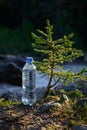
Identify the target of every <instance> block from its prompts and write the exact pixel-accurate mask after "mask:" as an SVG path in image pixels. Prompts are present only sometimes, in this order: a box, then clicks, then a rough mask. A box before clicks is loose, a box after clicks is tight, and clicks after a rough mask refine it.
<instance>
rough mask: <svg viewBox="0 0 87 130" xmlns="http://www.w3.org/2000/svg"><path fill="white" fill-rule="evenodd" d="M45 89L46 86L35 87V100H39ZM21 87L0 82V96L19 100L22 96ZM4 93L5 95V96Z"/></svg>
mask: <svg viewBox="0 0 87 130" xmlns="http://www.w3.org/2000/svg"><path fill="white" fill-rule="evenodd" d="M45 91H46V88H45V87H44V88H36V96H37V100H38V101H39V100H41V99H42V97H43V95H44V93H45ZM22 92H23V90H22V87H20V86H14V85H11V84H7V83H2V84H0V97H3V96H4V97H5V99H10V100H14V99H16V101H21V98H22ZM5 95H6V96H5Z"/></svg>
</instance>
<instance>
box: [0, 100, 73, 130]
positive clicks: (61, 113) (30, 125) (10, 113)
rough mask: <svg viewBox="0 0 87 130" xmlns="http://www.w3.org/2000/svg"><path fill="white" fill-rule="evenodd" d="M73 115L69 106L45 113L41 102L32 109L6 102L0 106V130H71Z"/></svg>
mask: <svg viewBox="0 0 87 130" xmlns="http://www.w3.org/2000/svg"><path fill="white" fill-rule="evenodd" d="M72 114H73V110H71V109H68V108H67V106H66V107H64V108H62V109H57V110H53V111H43V110H42V103H41V102H40V103H37V104H36V105H35V106H34V107H32V108H31V107H29V106H24V105H23V104H12V103H10V104H9V105H6V102H5V103H4V105H1V104H0V130H67V129H68V130H71V127H72V124H71V123H70V121H71V119H72ZM72 120H73V119H72Z"/></svg>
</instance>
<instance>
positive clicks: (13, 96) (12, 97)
mask: <svg viewBox="0 0 87 130" xmlns="http://www.w3.org/2000/svg"><path fill="white" fill-rule="evenodd" d="M1 98H4V100H10V101H19V100H18V95H16V94H13V93H11V92H9V93H5V94H3V95H2V96H1Z"/></svg>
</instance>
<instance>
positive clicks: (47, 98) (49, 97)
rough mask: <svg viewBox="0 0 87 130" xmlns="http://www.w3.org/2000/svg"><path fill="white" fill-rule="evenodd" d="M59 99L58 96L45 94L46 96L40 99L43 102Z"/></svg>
mask: <svg viewBox="0 0 87 130" xmlns="http://www.w3.org/2000/svg"><path fill="white" fill-rule="evenodd" d="M59 100H60V98H59V96H57V95H56V96H47V97H46V98H44V99H43V100H42V102H43V103H48V102H57V101H59Z"/></svg>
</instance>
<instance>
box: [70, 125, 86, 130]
mask: <svg viewBox="0 0 87 130" xmlns="http://www.w3.org/2000/svg"><path fill="white" fill-rule="evenodd" d="M72 130H87V125H77V126H74V127H73V128H72Z"/></svg>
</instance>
